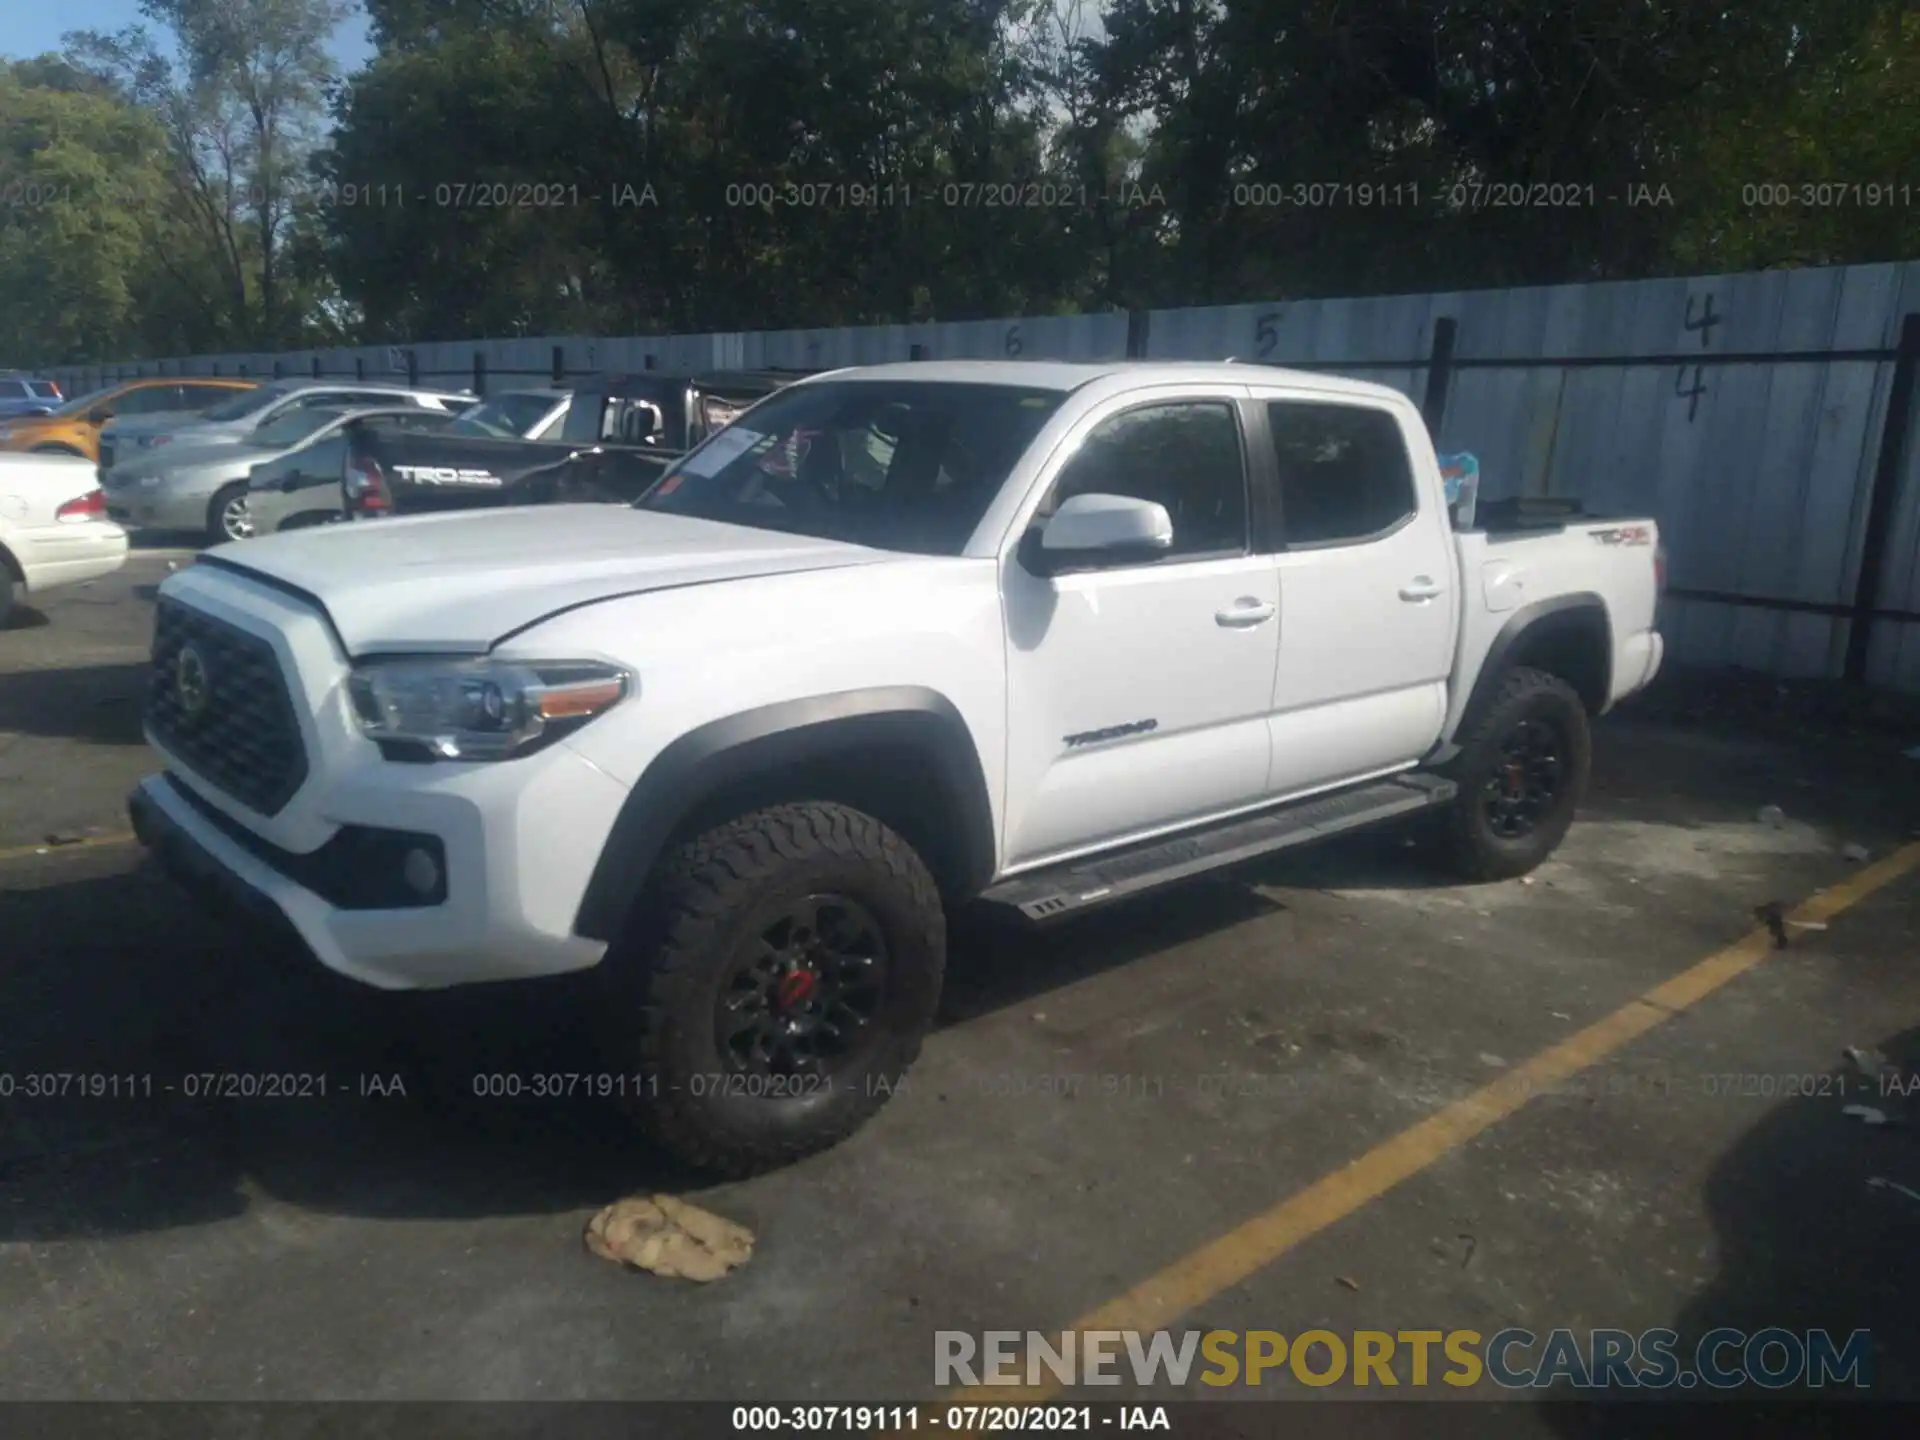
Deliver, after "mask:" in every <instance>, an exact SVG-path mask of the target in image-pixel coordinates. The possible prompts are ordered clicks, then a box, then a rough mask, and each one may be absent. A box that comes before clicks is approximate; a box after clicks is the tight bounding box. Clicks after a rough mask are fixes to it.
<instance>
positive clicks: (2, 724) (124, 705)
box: [0, 663, 150, 745]
mask: <svg viewBox="0 0 1920 1440" xmlns="http://www.w3.org/2000/svg"><path fill="white" fill-rule="evenodd" d="M149 673H150V667H149V666H148V665H146V664H144V663H142V664H137V665H93V666H87V667H85V668H79V669H70V670H15V671H12V672H10V673H8V674H6V675H0V735H4V734H13V735H38V736H43V737H46V738H49V739H59V740H82V741H85V742H87V743H89V744H94V745H143V744H145V743H146V742H145V741H144V740H143V739H142V738H141V734H140V705H141V701H142V699H143V698H144V697H145V695H146V688H147V678H148V675H149Z"/></svg>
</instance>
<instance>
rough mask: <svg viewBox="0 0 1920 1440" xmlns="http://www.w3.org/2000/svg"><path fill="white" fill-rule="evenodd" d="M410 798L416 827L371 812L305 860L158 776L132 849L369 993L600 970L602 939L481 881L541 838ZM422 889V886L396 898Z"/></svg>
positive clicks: (601, 782)
mask: <svg viewBox="0 0 1920 1440" xmlns="http://www.w3.org/2000/svg"><path fill="white" fill-rule="evenodd" d="M555 748H556V750H558V749H559V747H555ZM554 758H555V759H556V761H562V763H563V764H565V765H568V766H573V767H579V770H580V771H582V772H585V773H584V774H576V775H570V776H568V777H567V778H568V779H569V780H572V781H574V782H576V783H577V782H579V781H580V780H582V779H585V780H586V781H587V784H588V788H590V789H597V788H598V787H600V786H605V787H607V788H608V789H609V790H612V789H613V788H614V787H613V785H612V782H611V781H609V780H607V779H606V777H604V776H602V775H599V773H598V772H596V771H592V770H591V767H588V766H587V765H586V764H585V762H584V761H581V760H579V759H578V758H577V757H565V759H564V761H563V760H562V757H561V756H559V755H556V756H555V757H554ZM395 768H396V769H404V768H410V767H399V766H396V767H395ZM419 768H422V769H425V768H427V767H419ZM402 788H404V787H402ZM416 798H418V799H422V800H423V801H424V802H425V803H423V804H420V805H416V806H415V807H413V809H412V812H411V813H410V814H408V815H407V816H406V823H407V824H408V825H409V826H411V827H413V828H410V829H408V830H396V829H391V828H386V826H388V825H391V823H392V821H391V820H390V819H388V817H387V816H386V815H383V814H380V812H379V808H378V807H374V808H372V809H370V812H369V815H368V819H367V820H366V821H365V822H364V823H360V822H357V821H356V820H355V819H351V818H349V819H347V820H346V821H345V823H343V824H342V825H341V827H340V829H339V830H338V831H336V835H335V839H333V840H330V841H329V842H328V843H327V844H326V845H323V846H321V847H320V848H319V849H317V850H314V851H310V852H307V853H304V854H299V853H295V852H291V851H286V850H282V849H280V848H279V847H277V846H275V845H273V844H272V843H270V842H269V841H267V840H266V839H264V838H263V837H262V836H260V835H259V834H257V833H255V832H254V831H253V830H252V829H251V828H250V827H249V826H247V825H245V824H243V823H242V822H241V821H240V820H239V819H238V818H237V817H234V816H232V815H229V814H226V813H224V811H223V808H222V807H219V806H216V805H215V804H214V803H213V802H212V800H211V799H210V798H209V797H207V796H204V795H201V794H198V793H196V792H195V790H194V788H193V787H191V786H190V785H189V784H188V782H186V781H185V780H183V779H181V778H179V777H177V776H175V775H172V774H168V773H162V774H158V775H150V776H148V777H147V778H146V779H144V780H142V781H141V782H140V784H139V785H138V786H137V787H136V788H135V790H134V791H133V794H132V795H131V796H129V797H128V801H127V812H128V815H129V818H130V819H131V820H132V823H133V830H134V833H135V835H137V836H138V837H139V839H140V841H141V843H142V844H143V845H145V846H146V847H147V849H148V850H149V851H150V852H151V853H152V854H153V856H154V858H155V859H156V860H158V861H159V863H160V864H161V866H162V867H163V868H164V869H165V870H166V871H167V873H168V874H169V875H171V876H172V877H173V878H174V880H175V881H176V882H178V883H179V884H180V886H181V887H182V888H183V889H185V890H186V891H187V892H188V893H189V894H191V895H193V896H195V897H196V898H198V899H200V900H201V901H202V902H203V903H205V904H206V905H207V906H208V908H209V909H211V910H213V911H214V912H215V913H217V914H219V915H220V916H222V917H223V918H226V919H229V920H240V921H244V922H248V923H249V924H250V925H253V926H258V927H264V928H265V929H266V930H267V931H269V932H271V933H273V934H275V935H277V936H279V937H281V938H283V939H291V940H293V941H296V942H297V943H298V945H299V947H300V948H301V949H302V950H304V951H306V952H307V953H308V954H310V955H311V956H312V957H313V958H314V959H316V960H318V961H319V962H320V963H321V964H322V965H324V966H326V967H327V968H328V969H329V970H332V971H335V972H336V973H338V974H341V975H344V976H346V977H348V978H349V979H352V980H357V981H360V982H361V983H363V984H366V985H371V986H374V987H376V988H378V989H382V990H416V989H440V988H445V987H448V986H453V985H463V984H469V983H474V982H479V981H487V980H510V979H524V978H531V977H533V976H539V975H554V974H560V973H562V972H565V971H571V970H583V969H586V968H588V967H590V966H592V965H595V964H597V963H598V962H599V961H600V959H601V957H602V956H603V955H604V954H605V953H606V949H607V947H606V945H605V944H603V943H601V942H599V941H595V940H588V939H584V938H582V937H580V936H577V935H574V934H572V933H571V932H570V931H569V930H567V929H565V928H563V927H559V926H555V925H553V924H552V923H550V921H549V920H548V918H547V916H546V915H545V914H543V913H541V910H542V907H541V906H540V905H538V904H535V905H526V904H522V903H521V898H522V897H521V895H520V893H519V887H517V886H515V885H511V884H508V885H495V884H491V883H489V874H490V872H491V873H498V871H497V870H496V866H503V867H506V868H507V869H509V870H511V869H514V868H516V867H518V866H519V865H521V864H522V862H526V861H528V860H529V857H527V856H525V855H523V854H521V853H520V851H521V850H522V848H523V846H524V845H525V844H526V843H528V842H529V841H534V842H535V843H538V844H541V845H542V846H543V847H548V848H550V846H551V841H550V840H549V839H548V838H547V837H545V836H538V837H537V839H536V834H537V832H536V833H529V832H527V831H524V830H521V829H519V828H518V827H516V826H515V825H514V824H513V823H512V817H511V816H510V815H509V816H502V817H500V818H501V819H504V820H506V821H507V823H505V824H499V823H496V824H493V825H491V826H490V825H488V824H487V821H486V815H487V813H488V812H487V810H486V808H484V807H476V806H473V805H471V804H467V803H464V802H463V801H462V800H460V799H459V798H457V797H453V796H448V795H446V794H445V793H444V792H443V793H441V794H440V795H439V796H437V797H436V796H425V797H419V796H417V797H416ZM383 822H384V824H383ZM527 868H528V869H529V870H534V871H536V872H537V870H538V865H537V863H529V864H528V865H527ZM421 880H430V881H431V883H430V884H420V885H416V887H415V888H416V890H417V892H418V893H414V894H408V893H407V892H406V887H407V885H409V884H411V883H413V882H416V881H421ZM542 898H544V897H542Z"/></svg>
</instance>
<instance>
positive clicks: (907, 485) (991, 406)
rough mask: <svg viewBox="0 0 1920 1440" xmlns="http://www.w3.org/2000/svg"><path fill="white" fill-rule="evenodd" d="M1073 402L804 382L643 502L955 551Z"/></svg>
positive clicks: (923, 387) (1058, 397) (919, 385)
mask: <svg viewBox="0 0 1920 1440" xmlns="http://www.w3.org/2000/svg"><path fill="white" fill-rule="evenodd" d="M1065 398H1066V397H1065V395H1064V394H1063V393H1062V392H1060V391H1057V390H1032V389H1026V388H1023V387H1017V386H1012V385H970V384H953V383H938V382H931V381H910V380H909V381H893V382H882V381H859V380H846V381H828V382H822V383H819V384H814V385H801V386H796V387H795V388H793V389H791V390H785V391H782V392H781V393H779V394H777V395H775V396H773V397H772V398H770V399H768V400H767V401H765V402H764V403H762V404H760V405H758V406H756V407H755V408H754V409H753V410H751V411H750V412H748V413H747V414H746V415H744V416H743V417H742V418H741V420H740V422H739V423H737V424H735V425H733V426H732V427H730V428H728V429H726V430H723V431H721V432H720V433H719V434H718V435H716V436H715V437H714V438H713V439H712V440H711V441H709V442H708V443H707V444H705V445H703V446H701V447H700V448H699V449H698V450H696V451H694V452H693V453H692V454H690V455H688V456H686V457H685V458H683V459H682V460H680V461H679V462H678V463H676V464H675V465H674V466H673V467H672V468H671V469H669V470H668V471H667V473H666V474H665V475H663V476H662V477H661V478H660V480H659V482H658V483H656V484H655V485H654V486H653V488H652V489H650V490H649V491H648V492H647V493H646V494H645V495H642V496H641V497H640V499H639V500H637V501H636V502H634V503H635V507H636V508H638V509H642V510H659V511H663V512H665V513H668V514H672V515H691V516H697V517H699V518H701V519H704V520H720V521H725V522H726V523H728V524H731V525H752V526H756V527H759V528H761V529H766V530H784V531H788V532H791V533H795V534H801V535H814V536H818V537H820V538H821V539H825V540H843V541H846V542H849V543H851V544H855V545H868V546H872V547H874V548H875V549H881V550H904V551H908V552H910V553H913V554H920V555H958V554H959V553H960V552H961V550H962V549H963V548H965V546H966V543H967V540H968V538H969V537H971V536H972V534H973V532H974V529H975V527H977V526H978V525H979V523H980V518H981V516H983V515H984V514H986V511H987V507H988V506H989V505H990V504H992V503H993V499H994V496H996V495H997V494H999V492H1000V487H1001V486H1002V485H1003V484H1004V483H1006V478H1007V475H1008V473H1009V472H1010V471H1011V470H1012V469H1013V466H1014V462H1015V461H1017V460H1018V459H1019V458H1020V455H1021V452H1022V451H1024V450H1025V449H1026V448H1027V446H1028V445H1029V444H1030V443H1032V440H1033V437H1034V436H1035V435H1036V434H1038V433H1039V431H1040V427H1041V426H1042V425H1044V424H1045V423H1046V422H1047V419H1048V417H1049V416H1051V415H1052V414H1053V413H1054V411H1056V410H1057V409H1059V408H1060V403H1061V401H1062V400H1064V399H1065Z"/></svg>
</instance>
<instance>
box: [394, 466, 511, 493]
mask: <svg viewBox="0 0 1920 1440" xmlns="http://www.w3.org/2000/svg"><path fill="white" fill-rule="evenodd" d="M393 473H394V474H396V475H398V476H399V477H400V478H401V479H402V480H405V481H407V482H408V483H409V484H413V485H480V486H485V487H489V488H491V487H495V486H499V485H504V484H506V482H505V481H504V480H502V479H501V478H500V477H499V476H498V475H496V474H494V473H493V472H492V471H491V470H460V469H456V468H454V467H453V466H451V465H396V466H394V467H393Z"/></svg>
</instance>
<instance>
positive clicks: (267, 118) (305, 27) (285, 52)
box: [68, 0, 348, 348]
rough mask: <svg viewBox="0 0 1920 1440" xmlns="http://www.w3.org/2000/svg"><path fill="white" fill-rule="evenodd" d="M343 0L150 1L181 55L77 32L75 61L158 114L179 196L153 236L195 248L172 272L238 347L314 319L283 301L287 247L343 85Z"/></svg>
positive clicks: (134, 33) (292, 333)
mask: <svg viewBox="0 0 1920 1440" xmlns="http://www.w3.org/2000/svg"><path fill="white" fill-rule="evenodd" d="M347 9H348V7H347V6H346V5H345V4H343V3H341V0H143V3H142V5H141V13H142V14H144V15H145V16H146V17H147V19H148V20H150V21H152V22H154V23H156V24H159V25H162V26H165V27H166V28H167V29H168V30H169V31H171V32H172V37H173V40H174V44H175V49H176V51H177V54H178V59H177V60H176V59H173V58H170V57H169V56H167V55H165V54H163V53H162V52H161V51H160V49H159V47H158V46H157V45H156V43H155V41H154V38H153V35H152V33H151V32H150V31H149V30H148V29H147V28H146V27H144V26H137V25H136V26H131V27H128V28H127V29H126V30H123V31H121V32H119V33H118V34H115V35H103V34H99V33H97V32H80V33H77V34H75V35H72V36H69V37H68V50H69V54H70V55H71V56H72V57H73V58H74V60H75V61H76V63H78V64H81V65H84V66H87V67H89V68H91V69H93V70H94V71H95V72H96V73H98V74H100V75H101V76H103V77H105V78H107V79H109V80H111V81H112V82H113V83H115V84H117V85H118V86H120V87H121V88H122V89H123V90H124V91H125V93H126V94H128V95H129V96H130V97H131V98H132V99H133V100H134V101H135V102H136V103H137V104H140V105H142V106H144V107H145V108H147V109H148V110H149V111H151V112H152V113H153V114H154V115H155V116H157V117H158V119H159V121H160V123H161V124H162V125H163V126H164V128H165V130H166V133H167V137H168V140H169V143H170V147H171V152H172V155H171V158H172V187H171V190H172V193H171V194H170V196H169V197H168V201H167V204H166V205H165V206H164V213H163V214H162V215H159V216H156V217H155V221H156V224H155V232H156V236H160V235H164V236H165V237H166V239H167V240H168V241H169V242H175V241H179V240H183V239H184V240H187V241H188V251H187V254H186V259H185V261H184V263H180V264H176V265H175V266H174V267H173V268H174V270H175V278H176V280H177V282H178V283H179V285H180V287H181V289H182V291H183V292H185V293H187V294H188V295H190V296H191V297H192V300H193V302H194V303H196V304H198V305H201V306H202V307H204V308H205V309H206V310H208V311H209V312H210V313H212V314H214V315H217V316H218V317H219V321H220V326H221V328H222V329H223V330H224V331H225V332H226V333H227V335H228V336H229V337H230V343H238V344H243V345H246V346H247V347H249V348H271V347H275V346H279V345H286V344H298V343H300V341H301V340H303V339H305V338H307V332H308V330H309V327H310V326H311V324H312V323H313V321H314V318H315V317H314V315H313V313H312V306H311V305H310V304H309V303H308V302H307V301H306V299H305V298H303V297H300V296H297V295H290V294H289V293H288V283H287V282H288V277H287V276H286V275H285V274H284V273H283V266H282V250H283V247H284V246H285V245H286V244H287V243H288V239H289V232H290V230H291V228H292V227H293V225H294V222H295V217H296V213H297V212H298V210H299V208H300V204H301V200H302V195H301V188H302V177H303V175H304V173H305V165H306V158H307V154H308V152H309V151H310V149H311V148H312V145H313V144H314V142H315V141H316V140H317V138H318V126H319V122H320V120H321V119H322V117H323V116H324V113H325V101H326V95H327V90H328V86H329V85H330V83H331V82H332V80H333V78H334V73H333V67H332V61H331V59H330V58H329V56H328V54H327V50H326V44H327V41H328V40H329V39H330V38H331V36H332V34H333V32H334V31H335V30H336V29H337V28H338V26H339V24H340V21H341V20H342V19H343V18H344V17H345V15H346V13H347Z"/></svg>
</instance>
